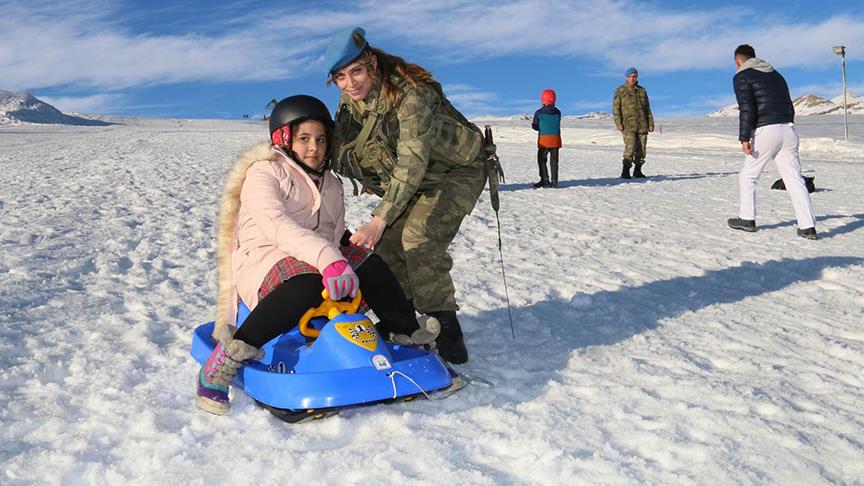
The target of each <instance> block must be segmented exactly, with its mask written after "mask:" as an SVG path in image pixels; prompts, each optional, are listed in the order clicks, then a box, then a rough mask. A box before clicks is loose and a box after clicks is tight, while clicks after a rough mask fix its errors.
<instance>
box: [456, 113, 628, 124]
mask: <svg viewBox="0 0 864 486" xmlns="http://www.w3.org/2000/svg"><path fill="white" fill-rule="evenodd" d="M607 118H612V115H611V114H609V113H606V112H605V111H592V112H590V113H585V114H583V115H565V116H563V117H562V120H565V121H566V120H605V119H607ZM533 119H534V115H533V114H528V113H523V114H521V115H510V116H494V115H480V116H475V117H472V118H471V120H472V121H477V122H489V121H508V122H512V121H523V120H524V121H529V122H530V121H531V120H533Z"/></svg>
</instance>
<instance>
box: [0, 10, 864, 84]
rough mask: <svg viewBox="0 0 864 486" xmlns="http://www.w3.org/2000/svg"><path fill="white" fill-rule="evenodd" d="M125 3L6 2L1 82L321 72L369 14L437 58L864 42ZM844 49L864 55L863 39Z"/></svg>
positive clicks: (687, 60) (796, 29)
mask: <svg viewBox="0 0 864 486" xmlns="http://www.w3.org/2000/svg"><path fill="white" fill-rule="evenodd" d="M130 5H131V4H123V3H114V2H107V1H104V2H101V3H99V2H96V3H95V4H94V3H93V2H56V1H53V2H47V1H32V2H26V3H25V2H20V3H15V2H6V3H4V6H3V11H4V12H3V14H4V15H3V17H2V18H0V32H3V42H2V43H0V73H2V81H0V82H2V84H3V87H4V88H6V89H31V90H32V89H36V88H44V87H54V86H65V85H76V86H86V87H96V88H99V89H102V90H103V91H104V90H109V91H110V90H118V89H122V88H125V87H130V86H141V85H150V84H163V83H174V82H184V81H202V80H206V81H220V80H221V81H225V80H249V79H258V80H269V79H287V78H294V77H300V76H305V75H308V74H310V73H317V72H320V70H321V58H322V54H323V51H324V48H325V46H326V44H327V42H328V40H329V37H330V36H331V35H332V33H333V32H335V31H337V30H341V29H344V28H347V27H351V26H355V25H363V26H364V27H366V28H367V31H368V32H369V38H370V40H371V41H372V43H373V44H377V45H381V46H383V47H388V48H391V49H392V50H394V51H396V50H399V52H400V54H401V53H404V52H411V51H412V50H414V51H416V50H419V49H422V50H423V53H424V56H425V57H426V58H427V59H429V58H434V59H436V60H437V61H439V62H454V63H459V62H471V61H473V60H476V59H482V58H495V57H501V56H507V55H533V56H547V55H548V56H564V57H572V58H581V59H588V60H589V61H592V62H591V64H593V65H595V66H596V69H598V70H600V71H604V72H605V71H607V70H608V72H618V71H619V70H620V69H621V68H623V67H626V66H629V65H637V66H639V67H640V70H642V71H643V72H652V71H653V72H663V71H665V72H672V71H679V70H688V69H716V68H724V67H728V68H729V69H730V70H731V69H732V68H731V62H732V61H731V57H732V56H731V51H732V50H733V49H734V47H735V46H736V45H738V44H739V43H742V42H748V43H751V44H753V45H754V46H755V47H756V49H757V52H758V53H759V54H760V57H763V58H765V59H767V60H769V61H770V62H772V63H775V64H776V65H778V66H779V67H785V66H796V67H802V68H807V67H811V66H812V67H824V66H825V65H827V64H829V63H831V62H836V59H835V57H836V56H834V55H833V54H832V53H831V46H832V45H834V44H836V43H841V42H842V43H846V44H847V45H851V46H854V45H864V21H862V20H861V19H856V18H853V17H848V16H836V17H831V18H828V19H824V20H820V21H817V22H813V23H802V22H798V23H779V22H777V21H774V22H773V23H772V22H771V21H770V19H768V18H767V17H764V16H760V15H755V14H754V12H745V11H742V10H741V8H740V7H736V9H735V10H732V9H723V8H717V9H703V10H696V9H693V8H691V9H689V10H682V9H675V10H673V9H670V8H664V7H661V6H658V5H657V4H654V3H650V4H648V3H641V2H636V1H633V0H408V1H404V2H386V1H373V0H366V1H360V2H355V3H345V4H336V5H335V6H334V5H328V4H317V5H315V7H314V8H310V9H299V8H296V6H292V5H291V4H290V2H289V3H287V4H286V5H285V8H286V10H287V11H286V12H281V11H279V12H277V13H276V14H274V11H273V7H272V4H269V3H268V5H267V7H266V8H263V7H254V6H255V5H262V4H256V3H249V2H244V3H241V4H239V5H238V6H235V5H230V6H225V5H221V6H214V7H213V8H212V12H210V11H208V12H209V13H210V15H199V16H190V17H189V18H188V19H183V18H182V16H183V15H184V14H186V13H185V12H183V8H182V7H172V8H171V11H170V15H171V18H170V19H166V21H167V20H170V21H171V22H172V25H175V26H176V25H180V26H184V27H187V28H188V32H190V33H188V34H177V33H170V34H157V33H154V31H152V30H147V29H143V30H142V29H141V28H140V27H139V28H138V30H133V28H132V25H133V24H134V25H137V24H135V21H136V20H139V17H140V16H142V15H143V14H142V13H140V12H139V13H138V14H136V13H135V10H134V9H131V8H130ZM751 14H754V15H751ZM166 15H167V14H166ZM145 18H147V19H149V20H148V21H152V18H151V17H146V16H145ZM139 23H140V22H139ZM142 31H143V32H146V33H144V34H141V33H140V32H142ZM180 31H182V29H179V28H175V29H173V30H172V31H171V32H180ZM406 55H407V54H406ZM849 55H850V59H864V49H853V50H850V53H849ZM409 60H410V59H409ZM322 77H323V76H322ZM475 98H476V96H475Z"/></svg>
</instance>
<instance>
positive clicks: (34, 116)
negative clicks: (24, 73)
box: [0, 89, 108, 126]
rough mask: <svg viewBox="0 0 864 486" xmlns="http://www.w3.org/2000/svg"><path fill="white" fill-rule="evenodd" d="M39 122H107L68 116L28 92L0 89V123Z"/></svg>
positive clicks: (102, 123)
mask: <svg viewBox="0 0 864 486" xmlns="http://www.w3.org/2000/svg"><path fill="white" fill-rule="evenodd" d="M21 123H40V124H58V125H96V126H99V125H107V124H108V123H106V122H102V121H98V120H90V119H87V118H80V117H76V116H69V115H66V114H64V113H63V112H61V111H60V110H58V109H57V108H54V107H53V106H51V105H49V104H48V103H45V102H44V101H42V100H40V99H38V98H36V97H34V96H33V95H30V94H28V93H16V92H14V91H5V90H2V89H0V125H18V124H21Z"/></svg>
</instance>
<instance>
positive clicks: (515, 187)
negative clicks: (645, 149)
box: [498, 172, 737, 191]
mask: <svg viewBox="0 0 864 486" xmlns="http://www.w3.org/2000/svg"><path fill="white" fill-rule="evenodd" d="M735 174H737V172H706V173H704V174H683V175H668V176H667V175H649V176H648V177H646V178H645V179H621V178H620V177H603V178H599V179H577V180H571V181H558V188H559V189H562V188H566V187H607V186H617V185H620V184H644V183H646V182H667V181H681V180H689V179H702V178H705V177H723V176H729V175H735ZM525 189H531V190H535V189H537V188H535V187H534V183H533V182H527V183H514V184H502V185H500V186H498V190H499V191H521V190H525Z"/></svg>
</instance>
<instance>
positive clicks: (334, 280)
mask: <svg viewBox="0 0 864 486" xmlns="http://www.w3.org/2000/svg"><path fill="white" fill-rule="evenodd" d="M321 273H322V275H323V276H324V278H323V279H322V281H323V282H324V288H325V289H327V294H328V295H329V296H330V298H331V299H333V300H342V299H344V298H345V297H348V296H350V297H352V298H354V297H357V291H358V290H359V289H360V279H359V278H357V274H355V273H354V270H352V269H351V265H348V262H346V261H345V260H339V261H336V262H333V263H331V264H330V265H327V268H325V269H324V271H323V272H321Z"/></svg>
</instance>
